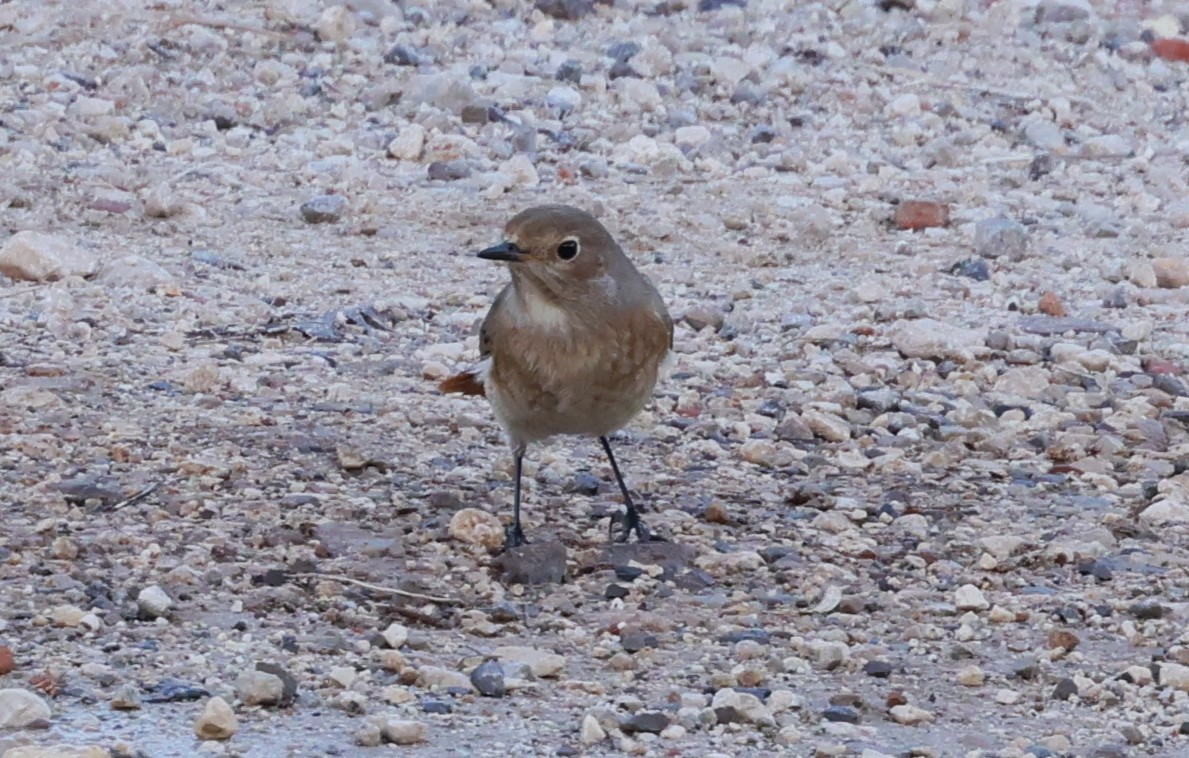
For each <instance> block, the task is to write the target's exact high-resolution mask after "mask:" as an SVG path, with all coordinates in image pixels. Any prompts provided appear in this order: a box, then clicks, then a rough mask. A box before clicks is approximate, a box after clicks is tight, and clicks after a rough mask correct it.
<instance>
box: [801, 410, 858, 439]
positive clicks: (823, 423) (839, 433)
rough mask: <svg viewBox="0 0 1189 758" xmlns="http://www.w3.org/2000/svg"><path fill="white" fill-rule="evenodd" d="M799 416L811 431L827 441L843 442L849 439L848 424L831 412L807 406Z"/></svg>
mask: <svg viewBox="0 0 1189 758" xmlns="http://www.w3.org/2000/svg"><path fill="white" fill-rule="evenodd" d="M801 418H802V419H803V420H804V421H805V423H806V424H809V428H810V429H812V430H813V433H814V434H816V435H817V436H819V437H821V438H822V439H824V440H826V441H827V442H843V441H845V440H849V439H850V424H849V423H847V422H846V420H844V419H841V418H839V417H838V416H835V415H834V414H832V413H824V412H822V411H817V410H813V409H811V408H807V409H805V410H803V411H801Z"/></svg>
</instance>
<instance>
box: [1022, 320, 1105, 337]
mask: <svg viewBox="0 0 1189 758" xmlns="http://www.w3.org/2000/svg"><path fill="white" fill-rule="evenodd" d="M1019 323H1020V329H1021V331H1024V332H1027V333H1028V334H1040V335H1044V336H1050V337H1051V336H1054V335H1058V334H1065V333H1066V332H1087V333H1089V334H1107V333H1109V332H1114V331H1118V330H1117V329H1116V328H1115V327H1113V326H1111V325H1110V324H1105V323H1103V322H1101V321H1094V320H1093V319H1088V318H1078V317H1076V316H1024V317H1023V318H1021V319H1020V322H1019Z"/></svg>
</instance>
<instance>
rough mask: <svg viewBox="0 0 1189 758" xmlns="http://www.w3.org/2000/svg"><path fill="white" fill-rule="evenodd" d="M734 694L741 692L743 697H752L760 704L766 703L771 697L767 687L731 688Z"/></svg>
mask: <svg viewBox="0 0 1189 758" xmlns="http://www.w3.org/2000/svg"><path fill="white" fill-rule="evenodd" d="M732 689H734V690H735V692H742V693H743V694H744V695H754V696H755V697H758V698H759V699H760V702H765V703H766V702H768V698H769V697H771V696H772V690H770V689H768V688H767V687H733V688H732Z"/></svg>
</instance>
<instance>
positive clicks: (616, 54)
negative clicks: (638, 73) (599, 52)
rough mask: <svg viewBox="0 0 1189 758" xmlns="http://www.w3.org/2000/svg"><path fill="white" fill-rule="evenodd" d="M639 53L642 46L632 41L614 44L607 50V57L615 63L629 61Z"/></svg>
mask: <svg viewBox="0 0 1189 758" xmlns="http://www.w3.org/2000/svg"><path fill="white" fill-rule="evenodd" d="M638 52H640V45H639V44H637V43H635V42H632V41H631V40H628V41H627V42H612V43H611V45H610V47H608V48H607V57H608V58H610V59H612V60H615V61H629V60H631V59H632V57H633V56H634V55H635V54H636V53H638Z"/></svg>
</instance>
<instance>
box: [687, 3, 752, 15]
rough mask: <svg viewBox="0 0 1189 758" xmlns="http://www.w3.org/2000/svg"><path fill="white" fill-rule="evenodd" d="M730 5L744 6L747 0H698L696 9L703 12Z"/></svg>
mask: <svg viewBox="0 0 1189 758" xmlns="http://www.w3.org/2000/svg"><path fill="white" fill-rule="evenodd" d="M732 6H733V7H736V8H746V7H747V0H699V2H698V10H700V11H702V12H703V13H706V12H709V11H716V10H719V9H720V8H729V7H732Z"/></svg>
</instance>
